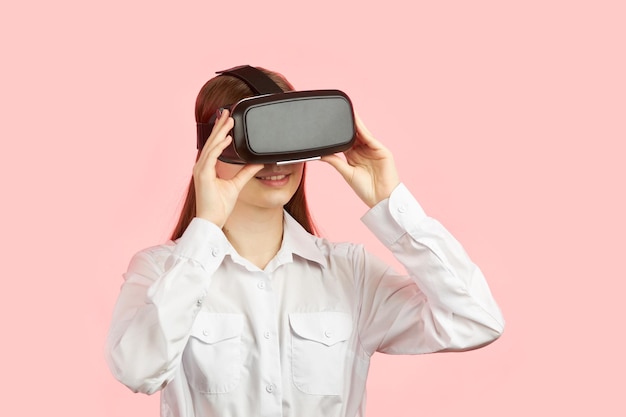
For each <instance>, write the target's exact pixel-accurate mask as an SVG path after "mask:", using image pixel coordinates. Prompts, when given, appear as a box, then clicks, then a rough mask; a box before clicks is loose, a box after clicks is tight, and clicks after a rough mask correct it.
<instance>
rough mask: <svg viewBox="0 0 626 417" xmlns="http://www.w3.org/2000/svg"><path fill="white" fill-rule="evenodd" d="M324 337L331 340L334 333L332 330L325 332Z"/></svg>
mask: <svg viewBox="0 0 626 417" xmlns="http://www.w3.org/2000/svg"><path fill="white" fill-rule="evenodd" d="M324 336H326V337H327V338H328V339H330V338H331V337H333V332H331V331H330V330H326V331H325V332H324Z"/></svg>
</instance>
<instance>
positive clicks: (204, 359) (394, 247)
mask: <svg viewBox="0 0 626 417" xmlns="http://www.w3.org/2000/svg"><path fill="white" fill-rule="evenodd" d="M362 220H363V222H364V223H365V224H366V225H367V226H368V227H369V228H370V229H371V230H372V232H373V233H374V234H375V235H376V236H377V237H378V238H379V239H380V240H381V241H382V242H383V243H384V244H385V245H386V246H387V247H388V248H389V249H390V250H391V251H392V252H393V254H394V255H395V256H396V258H397V259H398V260H399V261H400V262H401V263H402V264H403V265H404V266H405V268H406V271H407V272H408V274H409V275H408V276H405V275H400V274H397V273H395V272H394V271H392V270H391V269H390V268H389V267H388V266H387V265H385V264H384V263H383V262H381V261H380V260H379V259H377V258H375V257H374V256H372V255H370V254H368V253H367V252H366V251H365V250H364V248H363V247H362V246H361V245H355V244H348V243H340V244H336V243H331V242H329V241H327V240H325V239H321V238H317V237H314V236H311V235H310V234H308V233H307V232H306V231H305V230H304V229H303V228H302V227H301V226H300V225H299V224H298V223H297V222H296V221H295V220H293V219H292V218H291V217H290V216H289V215H288V214H287V213H285V231H284V237H283V242H282V246H281V249H280V251H279V252H278V254H277V255H276V256H275V258H274V259H273V260H272V261H271V262H270V263H269V264H268V265H267V267H266V268H265V270H260V269H259V268H257V267H256V266H254V265H253V264H251V263H250V262H248V261H247V260H246V259H244V258H242V257H241V256H239V255H238V254H237V253H236V251H235V250H234V249H233V247H232V246H231V245H230V244H229V242H228V240H227V239H226V237H225V236H224V234H223V233H222V231H221V230H220V229H219V228H218V227H217V226H215V225H214V224H212V223H210V222H208V221H205V220H202V219H199V218H196V219H194V220H192V222H191V224H190V225H189V227H188V228H187V230H186V231H185V233H184V234H183V236H182V237H181V238H180V239H178V240H177V241H176V242H168V243H167V244H164V245H160V246H156V247H153V248H149V249H146V250H144V251H141V252H139V253H138V254H137V255H135V257H134V258H133V259H132V261H131V263H130V265H129V268H128V272H127V273H126V274H125V275H124V278H125V282H124V284H123V286H122V289H121V293H120V296H119V299H118V302H117V305H116V308H115V311H114V315H113V320H112V325H111V329H110V333H109V339H108V342H107V352H108V360H109V365H110V367H111V370H112V372H113V374H114V375H115V377H116V378H117V379H119V380H120V381H121V382H123V383H124V384H126V385H127V386H128V387H129V388H130V389H132V390H133V391H138V392H144V393H148V394H152V393H154V392H157V391H159V390H161V405H162V407H161V415H162V416H163V417H192V416H193V417H211V416H219V417H231V416H263V417H273V416H285V417H286V416H294V417H308V416H311V417H319V416H324V417H333V416H338V417H339V416H340V417H344V416H345V417H356V416H359V417H360V416H363V415H364V410H365V399H364V397H365V396H364V391H365V382H366V378H367V373H368V369H369V362H370V357H371V355H372V354H373V353H374V352H376V351H380V352H385V353H391V354H419V353H426V352H436V351H442V350H464V349H470V348H474V347H479V346H482V345H484V344H487V343H489V342H491V341H493V340H495V339H496V338H497V337H499V335H500V334H501V332H502V330H503V326H504V321H503V319H502V316H501V314H500V310H499V309H498V306H497V305H496V303H495V301H494V300H493V298H492V296H491V294H490V291H489V288H488V286H487V283H486V282H485V279H484V277H483V275H482V273H481V271H480V270H479V268H478V267H477V266H476V265H474V264H473V263H472V262H471V261H470V259H469V258H468V256H467V255H466V253H465V251H464V250H463V248H462V247H461V246H460V244H459V243H458V242H457V241H456V240H455V239H454V238H453V237H452V236H451V235H450V234H449V233H448V232H447V231H446V230H445V229H444V228H443V227H442V226H441V225H440V224H439V223H438V222H437V221H435V220H434V219H432V218H430V217H427V216H426V214H425V213H424V211H423V210H422V208H421V207H420V205H419V204H418V202H417V201H416V200H415V199H414V198H413V196H412V195H411V194H410V193H409V191H408V190H407V189H406V188H405V186H404V185H402V184H401V185H399V186H398V187H397V188H396V189H395V190H394V192H393V193H392V195H391V196H390V198H389V199H387V200H385V201H383V202H381V203H380V204H378V205H377V206H376V207H374V208H372V209H371V210H370V211H368V212H367V213H366V215H365V216H363V218H362Z"/></svg>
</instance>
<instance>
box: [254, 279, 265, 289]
mask: <svg viewBox="0 0 626 417" xmlns="http://www.w3.org/2000/svg"><path fill="white" fill-rule="evenodd" d="M256 286H257V287H259V289H260V290H262V289H263V288H265V281H259V283H258V284H256Z"/></svg>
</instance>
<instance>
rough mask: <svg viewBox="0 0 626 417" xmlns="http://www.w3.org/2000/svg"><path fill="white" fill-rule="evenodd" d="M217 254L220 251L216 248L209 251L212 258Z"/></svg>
mask: <svg viewBox="0 0 626 417" xmlns="http://www.w3.org/2000/svg"><path fill="white" fill-rule="evenodd" d="M219 254H220V250H219V249H218V248H213V250H212V251H211V255H213V256H214V257H216V256H217V255H219Z"/></svg>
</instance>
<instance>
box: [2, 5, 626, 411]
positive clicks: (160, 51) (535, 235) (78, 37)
mask: <svg viewBox="0 0 626 417" xmlns="http://www.w3.org/2000/svg"><path fill="white" fill-rule="evenodd" d="M221 4H223V6H220V5H219V3H218V2H213V3H209V2H206V1H205V2H201V1H182V2H176V5H174V2H161V1H146V0H137V1H121V0H111V1H107V2H104V1H103V2H88V1H84V0H83V1H78V0H75V1H71V0H59V1H54V2H48V1H43V0H39V1H37V0H35V1H30V2H29V1H25V2H19V3H18V2H11V3H9V2H4V3H3V5H2V6H0V46H1V49H0V54H1V59H2V65H1V67H0V68H2V69H1V71H2V77H0V106H1V107H0V114H1V117H2V123H0V138H1V140H2V151H1V153H0V158H1V161H0V170H1V171H0V174H1V175H0V181H1V187H2V188H1V189H2V194H3V200H2V209H1V210H2V216H1V220H0V221H1V222H2V223H1V224H0V227H1V228H0V230H1V231H2V234H3V239H2V276H3V285H2V290H1V291H0V309H1V314H0V320H2V323H1V325H2V327H1V329H2V333H3V335H2V343H1V345H0V349H1V354H2V355H1V357H2V361H3V366H2V373H1V378H0V380H1V381H2V398H3V400H2V410H3V414H6V415H23V416H46V415H64V416H67V417H74V416H90V417H104V416H106V417H117V416H133V417H136V416H157V415H158V396H153V397H148V396H144V395H139V394H132V393H131V392H130V391H129V390H128V389H127V388H125V387H124V386H122V385H121V384H119V383H118V382H116V381H115V380H114V379H113V378H112V376H111V375H110V374H109V371H108V369H107V368H106V365H105V362H104V359H103V357H104V354H103V345H104V337H105V334H106V331H107V328H108V323H109V318H110V314H111V311H112V308H113V304H114V302H115V298H116V296H117V294H118V290H119V286H120V284H121V279H122V278H121V274H122V272H123V271H124V270H125V268H126V266H127V263H128V261H129V259H130V257H131V255H132V254H133V253H134V252H136V251H137V250H139V249H141V248H144V247H146V246H149V245H153V244H156V243H160V242H161V241H163V240H164V239H166V238H167V236H168V234H169V232H170V230H171V227H172V225H173V223H174V221H175V218H176V214H177V208H178V205H179V203H180V200H181V198H182V195H183V192H184V189H185V187H186V184H187V181H188V178H189V176H190V173H191V166H192V164H193V158H194V153H195V149H194V144H195V142H194V141H195V138H194V129H195V126H194V120H193V104H194V100H195V96H196V94H197V92H198V90H199V88H200V87H201V85H202V84H203V83H204V82H205V81H206V80H207V79H208V78H209V77H211V76H212V74H213V72H214V71H216V70H219V69H224V68H227V67H230V66H233V65H238V64H243V63H249V64H252V65H260V66H265V67H268V68H271V69H275V70H278V71H280V72H282V73H284V74H285V75H286V76H287V77H288V78H289V79H290V80H291V81H292V82H293V83H294V84H295V85H296V87H298V88H300V89H314V88H339V89H342V90H344V91H345V92H347V93H348V94H349V95H350V96H351V97H352V98H353V101H354V104H355V107H356V109H357V111H358V112H359V114H360V115H361V116H362V118H363V119H364V121H365V122H366V124H367V125H368V127H369V128H370V130H372V132H374V133H375V135H376V136H377V137H378V138H379V139H380V140H382V141H383V142H384V143H386V144H387V145H388V146H389V147H390V148H391V149H392V150H393V151H394V153H395V156H396V159H397V164H398V167H399V170H400V172H401V176H402V178H403V180H404V182H405V183H406V184H407V185H408V186H409V188H410V189H411V190H412V191H413V192H414V194H415V195H416V196H417V197H418V199H419V201H420V202H421V203H422V205H423V206H424V207H425V209H426V210H427V212H428V213H430V214H431V215H432V216H434V217H436V218H438V219H439V220H440V221H441V222H442V223H444V224H445V225H446V226H447V227H448V228H449V229H450V230H451V231H452V232H453V233H454V234H455V235H456V236H457V238H458V239H459V240H460V241H461V242H462V243H463V244H464V245H465V247H466V249H467V251H468V252H469V253H470V255H471V256H472V257H473V258H474V260H475V261H476V262H477V263H478V264H479V265H480V266H481V267H482V269H483V270H484V272H485V274H486V276H487V278H488V280H489V283H490V285H491V287H492V290H493V293H494V295H495V296H496V299H497V300H498V302H499V304H500V305H501V307H502V309H503V311H504V314H505V317H506V319H507V328H506V330H505V334H504V336H503V337H502V338H501V339H500V340H499V341H498V342H497V343H495V344H493V345H491V346H489V347H487V348H485V349H482V350H478V351H474V352H469V353H464V354H441V355H429V356H421V357H407V356H403V357H389V356H385V355H376V356H375V359H374V361H373V366H372V371H371V375H370V380H369V381H370V382H369V395H368V413H369V414H368V415H369V416H372V417H375V416H397V417H404V416H406V417H409V416H418V415H422V416H458V415H463V416H529V415H533V416H552V415H585V416H589V415H598V416H623V415H626V408H625V406H624V405H623V399H622V397H623V395H624V382H623V381H624V373H625V372H626V360H625V359H624V357H625V352H624V343H623V342H624V329H625V328H626V326H625V325H624V323H623V321H624V317H625V314H624V304H625V302H624V293H625V290H626V285H625V278H626V273H625V269H624V259H625V257H624V253H623V252H624V249H625V245H624V240H623V238H624V235H625V234H626V221H625V220H624V217H625V213H626V203H625V198H624V189H625V188H626V187H625V185H624V182H625V181H624V180H625V178H626V175H625V174H626V170H625V168H624V157H625V155H626V152H624V140H625V139H626V117H625V116H626V81H625V80H626V77H625V75H624V74H626V62H625V57H626V29H625V28H626V24H624V18H625V16H626V10H625V8H624V6H623V4H624V3H623V2H621V1H607V0H596V1H590V0H589V1H571V0H570V1H546V0H543V1H537V0H531V1H518V2H508V1H495V0H493V1H484V0H476V1H459V0H456V1H455V0H451V1H439V2H434V1H432V2H412V1H408V0H407V1H404V2H403V1H398V0H389V1H384V2H364V1H361V2H357V1H345V2H341V1H337V0H332V1H331V0H320V1H317V2H309V3H306V4H304V3H302V5H299V4H300V3H298V2H294V1H286V0H284V1H279V2H276V1H265V2H262V1H246V0H244V1H240V2H236V3H226V2H221ZM228 5H230V7H229V6H228ZM310 173H311V175H310V177H309V179H310V181H309V193H310V199H311V205H312V209H313V211H314V213H315V218H316V221H317V222H318V224H319V225H320V226H321V228H322V230H323V232H324V233H325V234H326V235H327V236H328V237H330V238H332V239H335V240H352V241H359V242H365V243H366V245H367V246H368V247H369V248H370V250H371V251H373V252H376V253H377V254H379V255H380V256H382V257H384V258H385V259H388V260H389V261H390V262H393V261H392V260H391V259H390V258H389V255H388V254H387V252H386V251H385V250H384V248H382V247H381V246H380V245H379V244H378V243H377V242H376V241H375V240H374V239H373V237H372V236H371V235H370V233H369V232H368V231H367V230H366V229H365V228H364V226H362V225H361V224H360V221H359V217H360V216H361V215H362V214H363V213H364V211H365V207H364V205H363V204H362V203H361V202H360V201H358V199H357V197H356V196H354V195H353V194H352V193H351V192H350V191H349V190H348V188H347V186H346V185H344V183H343V180H342V179H341V178H340V177H339V175H337V174H336V173H335V172H334V171H332V169H331V168H330V167H329V166H326V165H323V164H321V163H315V164H311V165H310Z"/></svg>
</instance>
